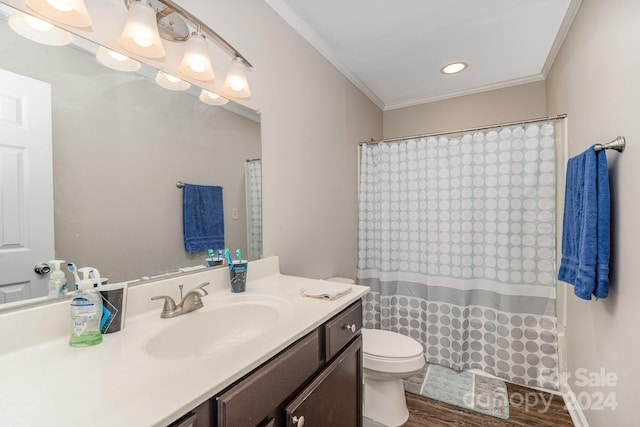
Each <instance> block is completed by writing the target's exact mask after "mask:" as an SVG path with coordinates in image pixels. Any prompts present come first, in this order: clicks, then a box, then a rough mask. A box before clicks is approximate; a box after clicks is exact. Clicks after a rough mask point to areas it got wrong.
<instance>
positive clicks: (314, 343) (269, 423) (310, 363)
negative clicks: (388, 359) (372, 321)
mask: <svg viewBox="0 0 640 427" xmlns="http://www.w3.org/2000/svg"><path fill="white" fill-rule="evenodd" d="M361 328H362V303H361V301H359V300H358V301H356V302H354V303H353V304H351V305H350V306H349V307H347V308H346V309H344V310H343V311H341V312H340V313H338V314H337V315H336V316H334V317H333V318H331V319H329V320H328V321H327V322H325V323H324V324H323V325H321V326H320V327H318V328H316V329H314V330H313V331H311V332H309V333H308V334H307V335H305V336H304V337H303V338H301V339H299V340H298V341H296V342H295V343H293V344H292V345H290V346H289V347H287V348H286V349H285V350H283V351H282V352H280V353H279V354H278V355H276V356H275V357H273V358H272V359H271V360H269V361H268V362H266V363H264V364H263V365H261V366H260V367H258V368H257V369H255V370H254V371H253V372H251V373H249V374H248V375H246V376H245V377H243V378H242V379H240V380H239V381H237V382H235V383H234V384H232V385H231V386H229V387H228V388H226V389H225V390H224V391H222V392H221V393H219V394H218V395H216V396H214V397H213V398H211V399H210V400H208V401H207V402H205V403H203V404H202V405H200V406H198V407H197V408H196V409H194V410H193V411H191V412H190V413H189V414H187V415H185V416H184V417H182V418H181V419H180V420H178V421H176V422H175V423H174V424H172V425H171V427H174V426H175V427H204V426H213V427H215V426H217V427H285V426H287V427H302V425H304V426H307V427H313V426H320V427H328V426H332V427H361V426H362V398H363V396H362V336H361V334H360V329H361ZM194 414H196V415H197V416H194Z"/></svg>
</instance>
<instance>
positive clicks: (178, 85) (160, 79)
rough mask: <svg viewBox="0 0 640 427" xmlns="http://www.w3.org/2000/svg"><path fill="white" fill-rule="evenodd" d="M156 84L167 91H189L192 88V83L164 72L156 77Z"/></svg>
mask: <svg viewBox="0 0 640 427" xmlns="http://www.w3.org/2000/svg"><path fill="white" fill-rule="evenodd" d="M156 83H157V84H158V86H161V87H163V88H165V89H169V90H176V91H177V90H187V89H189V88H190V87H191V83H189V82H185V81H184V80H181V79H179V78H177V77H176V76H172V75H171V74H167V73H165V72H163V71H158V74H157V75H156Z"/></svg>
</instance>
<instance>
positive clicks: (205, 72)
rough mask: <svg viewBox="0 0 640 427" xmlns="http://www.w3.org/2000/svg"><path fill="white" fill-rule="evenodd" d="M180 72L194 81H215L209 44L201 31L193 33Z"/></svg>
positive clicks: (179, 68)
mask: <svg viewBox="0 0 640 427" xmlns="http://www.w3.org/2000/svg"><path fill="white" fill-rule="evenodd" d="M178 70H179V71H180V72H181V73H182V74H184V75H185V76H187V77H191V78H192V79H196V80H203V81H209V80H213V79H214V74H213V67H211V59H210V58H209V44H208V43H207V39H206V38H205V36H204V34H202V33H201V32H200V29H198V31H197V32H196V31H194V32H193V33H191V37H189V40H188V41H187V47H186V50H185V52H184V56H183V57H182V62H181V63H180V67H178Z"/></svg>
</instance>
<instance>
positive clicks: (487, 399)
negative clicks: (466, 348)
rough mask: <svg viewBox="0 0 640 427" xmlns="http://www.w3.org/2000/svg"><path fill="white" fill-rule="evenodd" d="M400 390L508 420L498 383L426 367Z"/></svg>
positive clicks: (502, 385)
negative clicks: (403, 389)
mask: <svg viewBox="0 0 640 427" xmlns="http://www.w3.org/2000/svg"><path fill="white" fill-rule="evenodd" d="M404 387H405V390H406V391H408V392H409V393H413V394H417V395H420V396H424V397H428V398H430V399H434V400H438V401H440V402H444V403H448V404H450V405H455V406H459V407H461V408H465V409H471V410H472V411H476V412H480V413H482V414H486V415H491V416H493V417H497V418H502V419H504V420H506V419H507V418H509V396H508V394H507V385H506V384H505V383H504V381H501V380H498V379H494V378H488V377H485V376H482V375H475V374H473V373H471V372H467V371H462V372H457V371H454V370H453V369H450V368H445V367H444V366H439V365H432V364H430V363H427V365H426V366H425V367H424V368H422V369H421V370H420V372H418V373H417V374H416V375H414V376H412V377H411V378H409V379H407V380H405V382H404Z"/></svg>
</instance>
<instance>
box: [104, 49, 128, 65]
mask: <svg viewBox="0 0 640 427" xmlns="http://www.w3.org/2000/svg"><path fill="white" fill-rule="evenodd" d="M108 54H109V56H110V57H112V58H113V59H115V60H116V61H120V62H122V61H126V60H127V59H130V58H129V57H128V56H125V55H123V54H121V53H120V52H114V51H113V50H109V52H108Z"/></svg>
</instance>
